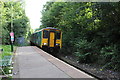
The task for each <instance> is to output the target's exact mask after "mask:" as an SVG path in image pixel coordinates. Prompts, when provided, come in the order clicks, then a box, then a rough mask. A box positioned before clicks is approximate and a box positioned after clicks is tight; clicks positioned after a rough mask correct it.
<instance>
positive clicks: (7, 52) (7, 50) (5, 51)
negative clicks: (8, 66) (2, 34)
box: [0, 45, 13, 57]
mask: <svg viewBox="0 0 120 80" xmlns="http://www.w3.org/2000/svg"><path fill="white" fill-rule="evenodd" d="M0 49H3V52H2V54H0V56H1V57H4V56H10V55H12V54H13V53H12V52H11V45H0Z"/></svg>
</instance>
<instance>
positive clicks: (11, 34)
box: [10, 32, 14, 52]
mask: <svg viewBox="0 0 120 80" xmlns="http://www.w3.org/2000/svg"><path fill="white" fill-rule="evenodd" d="M10 36H11V52H13V41H14V33H13V32H11V33H10Z"/></svg>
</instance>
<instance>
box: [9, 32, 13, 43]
mask: <svg viewBox="0 0 120 80" xmlns="http://www.w3.org/2000/svg"><path fill="white" fill-rule="evenodd" d="M10 36H11V41H14V33H13V32H11V33H10Z"/></svg>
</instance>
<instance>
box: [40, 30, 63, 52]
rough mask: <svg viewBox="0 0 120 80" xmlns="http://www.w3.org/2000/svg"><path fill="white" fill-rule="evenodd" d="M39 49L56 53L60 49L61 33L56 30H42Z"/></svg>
mask: <svg viewBox="0 0 120 80" xmlns="http://www.w3.org/2000/svg"><path fill="white" fill-rule="evenodd" d="M42 33H43V35H42V37H43V38H42V44H41V47H42V48H43V49H44V50H45V49H47V50H46V51H48V50H49V52H53V51H58V50H59V49H60V48H61V47H62V33H61V31H60V30H57V29H44V30H43V31H42Z"/></svg>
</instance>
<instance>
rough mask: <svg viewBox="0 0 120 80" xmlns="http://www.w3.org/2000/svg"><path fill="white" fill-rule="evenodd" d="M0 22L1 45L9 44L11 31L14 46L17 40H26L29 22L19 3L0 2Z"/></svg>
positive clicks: (28, 32)
mask: <svg viewBox="0 0 120 80" xmlns="http://www.w3.org/2000/svg"><path fill="white" fill-rule="evenodd" d="M0 22H1V23H0V31H1V32H2V33H1V34H2V35H0V37H1V36H2V44H10V32H11V31H13V32H14V34H15V44H17V38H19V37H24V38H28V36H29V34H30V27H29V20H28V18H27V17H26V15H25V10H24V8H23V4H22V3H21V2H14V1H5V2H4V1H0ZM12 25H13V28H12Z"/></svg>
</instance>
